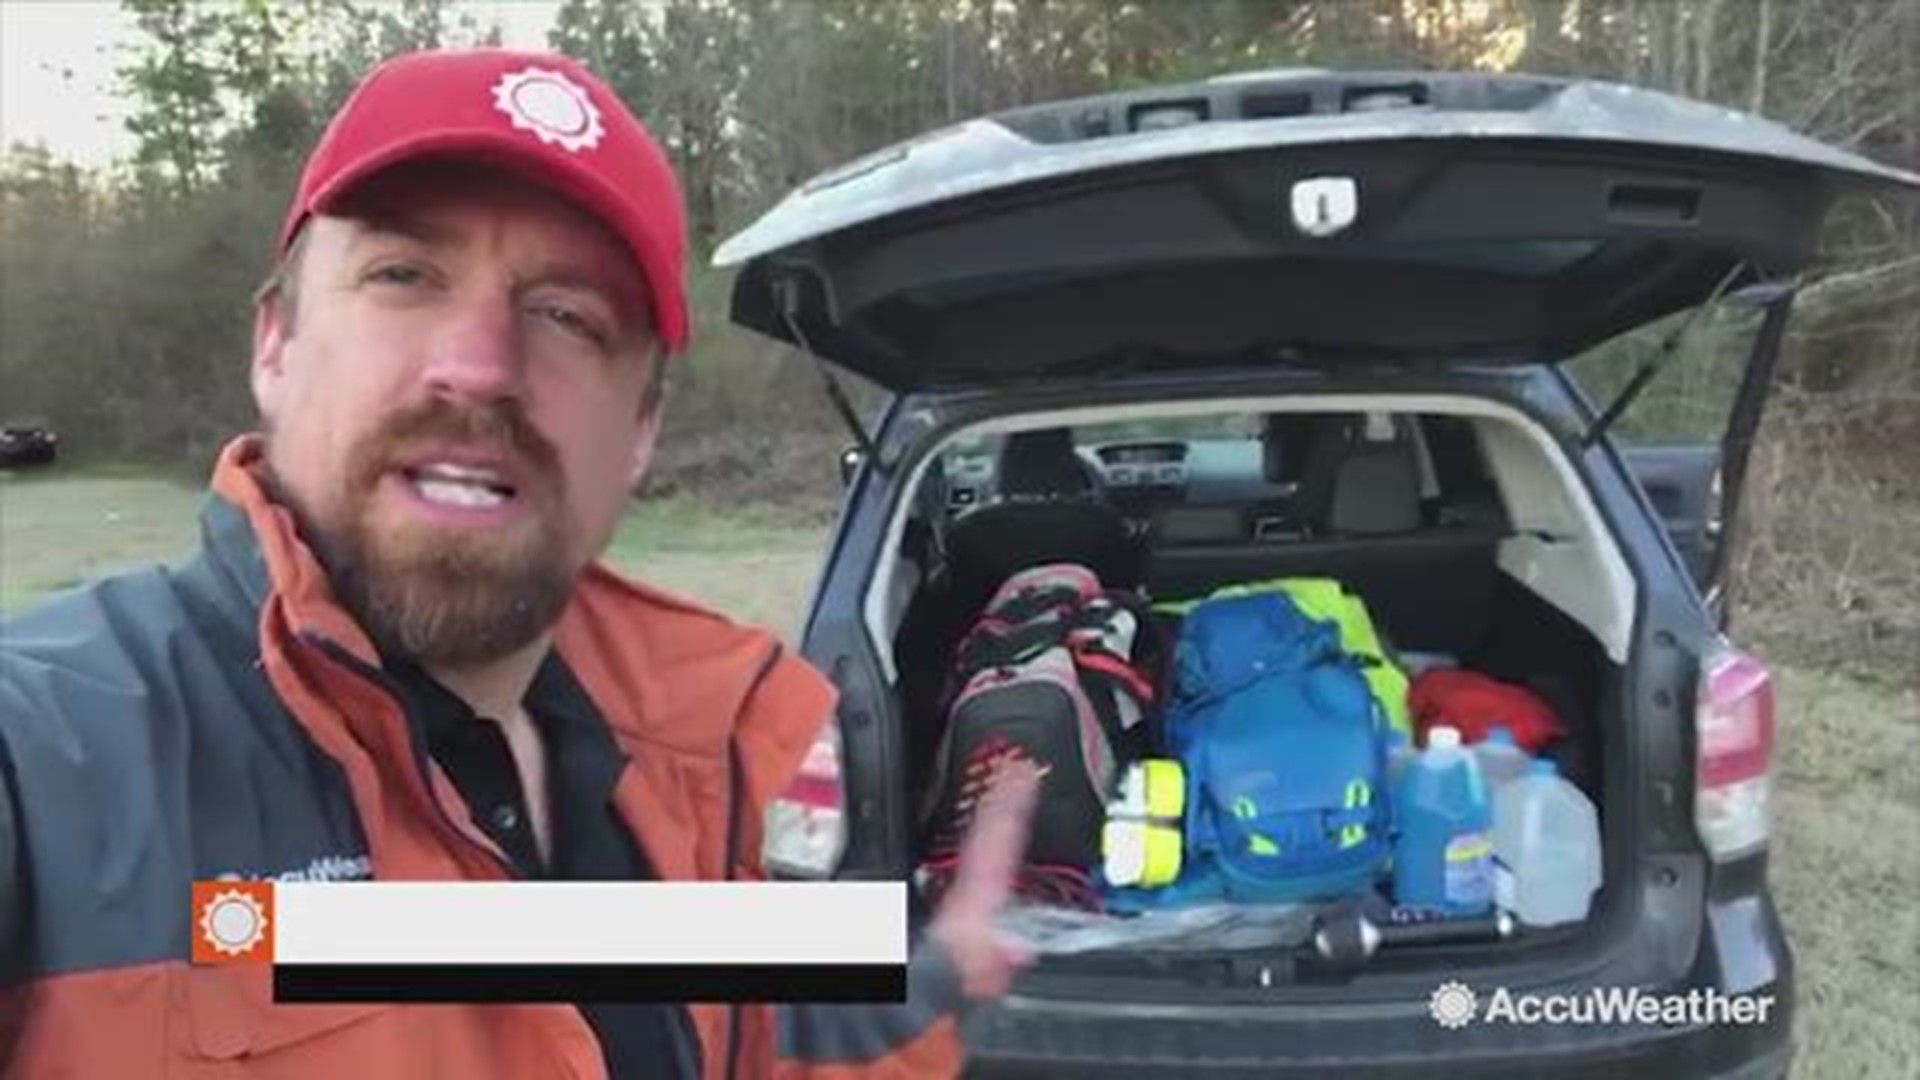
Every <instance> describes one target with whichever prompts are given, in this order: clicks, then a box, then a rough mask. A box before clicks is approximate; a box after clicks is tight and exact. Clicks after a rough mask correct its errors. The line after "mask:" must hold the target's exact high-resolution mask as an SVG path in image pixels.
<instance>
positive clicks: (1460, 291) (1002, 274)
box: [715, 72, 1920, 1000]
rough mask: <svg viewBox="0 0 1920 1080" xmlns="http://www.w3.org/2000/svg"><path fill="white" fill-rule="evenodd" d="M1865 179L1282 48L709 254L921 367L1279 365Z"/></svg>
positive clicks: (1540, 306) (1796, 139) (772, 295)
mask: <svg viewBox="0 0 1920 1080" xmlns="http://www.w3.org/2000/svg"><path fill="white" fill-rule="evenodd" d="M1874 185H1892V186H1903V187H1910V188H1915V189H1920V176H1917V175H1914V174H1911V173H1907V172H1902V171H1899V170H1895V169H1891V168H1886V167H1883V166H1880V165H1877V164H1875V163H1873V162H1871V161H1869V160H1867V159H1865V158H1861V157H1858V156H1856V155H1853V154H1849V153H1846V152H1844V151H1840V150H1836V149H1834V148H1831V147H1828V146H1825V145H1823V144H1820V143H1817V142H1814V141H1811V140H1808V139H1805V138H1802V137H1800V136H1798V135H1795V134H1793V133H1792V132H1790V131H1787V130H1786V129H1784V128H1781V127H1779V126H1777V125H1774V124H1772V123H1769V122H1767V121H1764V120H1760V119H1757V118H1754V117H1749V116H1743V115H1740V114H1737V113H1733V112H1728V111H1725V110H1721V109H1718V108H1713V107H1709V106H1704V105H1700V104H1697V103H1693V102H1688V101H1684V100H1681V99H1677V98H1672V97H1669V96H1666V95H1662V94H1657V93H1652V92H1647V91H1642V90H1635V89H1630V88H1627V87H1621V86H1613V85H1604V84H1595V83H1586V82H1573V81H1565V80H1556V79H1546V78H1536V77H1530V76H1506V75H1499V76H1480V75H1465V76H1451V75H1435V74H1430V73H1422V74H1404V75H1403V74H1389V75H1379V74H1371V75H1335V74H1329V73H1323V72H1283V73H1271V74H1261V75H1256V76H1248V77H1235V78H1228V79H1220V80H1214V81H1210V82H1206V83H1199V84H1193V85H1188V86H1181V87H1173V88H1163V89H1158V90H1153V91H1143V92H1138V93H1127V94H1115V95H1108V96H1104V97H1098V98H1088V99H1083V100H1077V101H1069V102H1062V103H1055V104H1048V105H1043V106H1036V107H1033V108H1029V109H1022V110H1016V111H1012V112H1007V113H1003V114H999V115H995V116H990V117H986V118H983V119H979V120H974V121H969V122H967V123H963V124H960V125H957V126H954V127H950V128H947V129H943V130H941V131H937V132H933V133H931V134H929V135H926V136H924V137H922V138H919V139H915V140H912V141H909V142H906V143H902V144H900V145H897V146H894V147H890V148H888V149H885V150H882V151H879V152H877V153H875V154H872V155H870V156H868V157H866V158H863V159H861V160H859V161H856V162H854V163H852V164H849V165H847V166H845V167H843V168H841V169H838V170H835V171H833V172H831V173H828V174H825V175H823V176H821V177H819V178H818V179H816V180H814V181H812V182H811V183H809V184H807V185H806V186H804V187H802V188H801V189H799V190H798V191H796V192H794V193H793V194H792V195H790V196H789V197H788V198H787V199H785V200H784V201H782V202H781V203H780V204H779V205H777V206H775V207H774V208H773V209H772V210H770V211H769V212H768V213H767V214H766V215H764V216H763V217H762V218H761V219H760V220H759V221H757V222H756V223H754V224H753V225H752V226H751V227H749V228H747V229H746V230H744V231H743V232H741V233H740V234H738V235H736V236H735V237H733V238H732V239H730V240H729V241H728V242H727V243H726V244H724V245H723V246H722V247H721V249H720V250H719V252H718V253H717V254H716V256H715V261H716V263H718V264H720V265H723V266H737V267H738V268H739V272H738V275H737V277H736V279H735V283H734V289H733V297H732V317H733V319H734V320H735V321H736V322H738V323H739V324H741V325H743V326H745V327H748V328H750V329H753V330H756V331H758V332H761V333H763V334H766V335H768V336H770V337H773V338H775V339H778V340H782V341H786V342H789V343H792V344H794V345H796V346H799V347H801V348H803V349H804V350H806V351H808V352H810V353H812V354H814V355H815V356H818V357H819V358H821V359H823V360H825V361H827V362H829V363H832V364H834V365H837V366H840V367H843V368H845V369H848V370H851V371H854V372H857V373H859V374H860V375H862V376H864V377H865V378H867V379H869V380H872V381H874V382H876V383H878V384H880V385H882V386H884V387H886V388H888V389H890V390H893V391H895V392H902V393H906V392H918V391H926V390H937V389H943V388H965V387H980V386H1012V385H1016V384H1020V383H1036V382H1043V381H1062V380H1076V379H1101V380H1106V379H1111V378H1113V377H1116V376H1121V375H1128V374H1136V373H1138V374H1152V375H1162V374H1171V373H1177V372H1181V371H1188V370H1193V369H1196V368H1199V367H1203V366H1216V365H1217V366H1223V367H1225V366H1232V367H1236V368H1242V369H1244V368H1246V367H1248V366H1250V365H1257V364H1259V363H1274V364H1295V365H1313V366H1328V367H1331V366H1338V365H1343V364H1366V365H1378V364H1390V365H1416V364H1431V363H1470V364H1475V365H1496V364H1526V363H1537V362H1542V361H1549V362H1551V361H1557V360H1561V359H1564V358H1567V357H1570V356H1572V355H1574V354H1575V353H1577V352H1579V351H1581V350H1582V349H1584V348H1585V347H1587V346H1590V345H1593V344H1595V343H1598V342H1601V341H1604V340H1606V339H1609V338H1612V337H1615V336H1617V335H1619V334H1621V333H1623V332H1625V331H1628V330H1631V329H1633V328H1635V327H1638V326H1642V325H1644V324H1646V323H1649V322H1651V321H1653V320H1656V319H1659V318H1661V317H1663V316H1667V315H1669V314H1672V313H1674V312H1677V311H1681V310H1683V309H1687V308H1690V307H1695V306H1698V305H1700V304H1701V303H1702V302H1704V301H1706V300H1708V299H1709V298H1711V297H1713V296H1714V295H1716V294H1717V293H1720V292H1725V291H1729V290H1733V289H1739V288H1743V287H1745V286H1749V285H1752V284H1754V283H1757V282H1790V281H1791V279H1792V278H1793V277H1794V276H1795V275H1797V274H1798V273H1799V272H1800V271H1801V270H1802V269H1803V268H1804V267H1806V266H1807V265H1808V264H1809V262H1810V261H1811V260H1812V258H1813V257H1814V254H1815V252H1816V248H1817V241H1818V236H1819V230H1820V226H1821V221H1822V218H1823V216H1824V213H1825V211H1826V209H1827V207H1828V206H1829V204H1830V203H1831V202H1832V201H1833V199H1834V198H1835V197H1836V196H1837V195H1839V194H1840V193H1842V192H1843V191H1845V190H1847V189H1849V188H1854V187H1862V186H1874ZM1782 292H1790V289H1788V290H1777V289H1776V290H1769V294H1779V293H1782ZM1776 340H1777V335H1776ZM1517 633H1518V634H1519V635H1520V636H1526V633H1527V628H1525V627H1521V628H1520V629H1519V631H1517ZM1592 707H1593V709H1594V710H1595V712H1596V713H1598V712H1600V711H1602V710H1603V709H1605V708H1609V707H1610V706H1606V705H1603V704H1602V703H1600V702H1597V701H1596V702H1593V703H1592ZM1343 932H1344V931H1343ZM1577 936H1578V932H1577V931H1574V932H1571V933H1570V934H1569V935H1556V934H1548V935H1543V936H1542V937H1543V938H1544V940H1542V941H1541V942H1540V943H1541V944H1542V945H1543V946H1545V948H1546V950H1547V952H1549V953H1551V952H1552V950H1553V949H1554V948H1555V947H1556V946H1557V945H1560V944H1566V945H1571V944H1572V940H1571V938H1573V937H1577ZM1325 944H1326V943H1324V942H1318V943H1314V944H1312V945H1308V946H1306V947H1303V948H1301V949H1297V950H1294V951H1293V952H1292V953H1289V954H1285V956H1283V957H1280V958H1278V959H1277V958H1276V954H1274V953H1272V952H1271V951H1269V952H1267V953H1266V955H1262V956H1255V957H1248V956H1246V955H1244V954H1242V953H1240V952H1238V951H1237V950H1233V949H1221V950H1217V951H1215V952H1213V953H1212V954H1209V955H1195V954H1191V953H1189V954H1185V955H1181V954H1177V953H1176V954H1161V955H1157V956H1143V955H1134V956H1112V957H1098V956H1089V957H1085V958H1076V961H1077V962H1067V963H1059V964H1049V965H1046V970H1045V971H1044V972H1040V973H1036V974H1037V975H1038V976H1039V977H1040V978H1042V979H1043V980H1044V979H1048V978H1060V979H1063V980H1064V981H1063V983H1062V984H1061V985H1060V986H1059V987H1058V989H1060V990H1061V991H1062V992H1065V993H1069V994H1070V995H1071V994H1075V993H1080V992H1081V991H1083V990H1084V989H1085V987H1084V986H1080V985H1079V984H1078V982H1077V980H1080V979H1085V978H1088V977H1097V978H1099V979H1101V980H1103V981H1102V983H1101V984H1100V985H1102V986H1104V987H1106V989H1107V991H1112V992H1114V993H1116V994H1122V993H1123V988H1124V985H1125V984H1124V982H1120V983H1117V982H1115V981H1113V980H1115V979H1120V980H1126V979H1128V978H1129V977H1131V978H1133V979H1138V980H1139V981H1140V982H1139V985H1140V986H1141V988H1142V989H1141V993H1142V994H1144V995H1147V996H1151V997H1156V998H1161V999H1165V998H1166V997H1168V996H1169V995H1173V996H1175V997H1178V996H1180V995H1181V994H1183V993H1184V994H1188V995H1192V996H1194V997H1195V998H1196V999H1201V998H1204V999H1206V1000H1217V999H1218V995H1220V994H1221V993H1223V992H1224V993H1228V994H1232V993H1236V992H1249V991H1250V992H1253V993H1255V994H1260V993H1264V992H1265V990H1266V988H1267V987H1269V986H1272V985H1276V984H1278V985H1286V984H1292V983H1296V982H1301V983H1306V982H1312V981H1314V972H1315V970H1316V968H1317V967H1320V966H1321V965H1319V964H1318V963H1317V962H1316V959H1315V957H1316V955H1320V954H1325V953H1334V954H1342V955H1349V956H1350V955H1351V954H1352V953H1353V948H1352V944H1353V943H1352V942H1346V943H1345V944H1342V943H1340V942H1334V943H1333V947H1331V948H1316V947H1315V946H1316V945H1325ZM1361 951H1362V952H1370V951H1371V949H1370V948H1367V949H1363V950H1361ZM1486 951H1487V950H1486V949H1485V947H1484V943H1460V944H1453V945H1448V944H1444V943H1430V944H1429V945H1428V946H1427V947H1425V948H1412V949H1407V950H1404V951H1403V950H1394V952H1395V954H1396V955H1393V956H1384V955H1383V957H1381V958H1380V959H1378V960H1376V961H1375V962H1373V963H1371V964H1370V965H1369V968H1368V972H1369V975H1370V976H1373V977H1384V978H1387V979H1393V978H1395V977H1399V978H1400V979H1401V980H1402V982H1404V983H1405V984H1406V985H1408V986H1411V985H1414V980H1412V979H1409V976H1418V978H1424V979H1426V980H1427V981H1426V982H1425V984H1424V985H1425V986H1426V987H1427V988H1430V987H1431V978H1430V972H1431V970H1432V965H1434V964H1435V963H1454V962H1457V961H1458V960H1460V959H1462V958H1464V957H1466V956H1469V955H1475V954H1479V953H1483V952H1486ZM1529 951H1532V950H1529ZM1286 957H1291V958H1290V959H1289V958H1286ZM1556 958H1557V959H1558V960H1560V961H1562V962H1563V961H1564V960H1565V957H1564V955H1561V954H1558V953H1554V954H1553V955H1552V956H1545V955H1543V961H1552V960H1554V959H1556ZM1323 959H1324V957H1323ZM1276 962H1284V963H1285V964H1286V965H1288V967H1289V970H1285V971H1281V970H1275V969H1274V967H1273V966H1272V965H1273V964H1275V963H1276ZM1296 964H1297V965H1298V969H1297V970H1294V969H1293V968H1294V966H1295V965H1296ZM1331 966H1332V968H1334V969H1336V970H1335V971H1333V972H1331V974H1333V976H1334V977H1335V979H1336V980H1337V979H1339V978H1344V977H1345V976H1346V975H1347V974H1350V971H1348V970H1344V969H1345V968H1346V965H1345V964H1344V963H1333V964H1332V965H1331ZM1183 988H1184V989H1183ZM1303 990H1305V992H1306V995H1307V997H1308V998H1309V999H1314V998H1316V997H1317V996H1323V995H1324V993H1325V991H1324V990H1321V991H1314V990H1311V989H1308V988H1303ZM1123 996H1124V994H1123Z"/></svg>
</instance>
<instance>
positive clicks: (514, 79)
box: [493, 67, 607, 153]
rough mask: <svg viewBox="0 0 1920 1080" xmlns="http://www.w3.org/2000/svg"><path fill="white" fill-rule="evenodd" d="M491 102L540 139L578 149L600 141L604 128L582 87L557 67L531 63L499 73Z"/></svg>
mask: <svg viewBox="0 0 1920 1080" xmlns="http://www.w3.org/2000/svg"><path fill="white" fill-rule="evenodd" d="M493 106H494V108H496V109H499V110H500V111H501V112H503V113H505V114H507V119H509V120H511V121H513V126H514V127H516V128H519V129H520V130H521V131H531V132H533V134H534V135H535V136H537V137H538V138H539V139H540V141H541V142H543V143H550V144H552V145H555V146H559V147H562V148H563V149H566V150H570V151H572V152H574V153H579V152H580V151H582V150H591V149H592V148H594V147H596V146H598V145H600V140H601V138H603V137H604V136H605V135H606V133H607V129H606V128H605V127H604V126H603V125H602V124H601V123H600V110H599V109H598V108H596V107H595V106H594V104H593V99H592V98H591V97H589V96H588V95H587V91H586V89H585V88H584V87H582V86H580V85H579V84H577V83H575V82H574V81H573V80H572V79H569V78H567V77H566V76H565V75H562V74H561V73H559V72H557V71H549V70H547V69H546V68H538V67H530V68H526V69H523V70H521V71H514V72H509V73H507V74H505V75H502V76H500V81H499V82H497V83H495V84H494V86H493Z"/></svg>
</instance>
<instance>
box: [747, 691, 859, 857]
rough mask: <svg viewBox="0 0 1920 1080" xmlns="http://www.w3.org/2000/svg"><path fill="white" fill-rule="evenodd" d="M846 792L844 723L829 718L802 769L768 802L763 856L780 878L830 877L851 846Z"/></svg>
mask: <svg viewBox="0 0 1920 1080" xmlns="http://www.w3.org/2000/svg"><path fill="white" fill-rule="evenodd" d="M846 804H847V793H846V787H845V785H844V784H843V783H842V782H841V779H840V725H839V724H838V723H837V722H833V721H829V722H828V723H827V724H825V725H824V726H823V727H822V728H821V729H820V735H819V737H818V738H816V739H815V740H814V741H813V746H812V747H811V748H809V749H808V751H807V757H806V760H805V761H803V762H801V763H800V771H799V772H798V773H796V774H795V775H794V778H793V781H792V782H791V783H790V784H788V785H787V790H786V791H785V792H783V793H781V795H780V797H779V798H777V799H775V800H773V801H772V802H770V803H768V804H767V828H766V843H765V846H764V847H763V849H762V859H763V861H764V862H765V863H766V867H767V870H768V871H769V872H770V873H772V874H774V875H776V876H779V877H799V878H824V877H830V876H832V874H833V872H834V870H835V869H837V868H838V867H839V865H840V856H841V854H842V853H844V852H845V851H846V847H847V815H846Z"/></svg>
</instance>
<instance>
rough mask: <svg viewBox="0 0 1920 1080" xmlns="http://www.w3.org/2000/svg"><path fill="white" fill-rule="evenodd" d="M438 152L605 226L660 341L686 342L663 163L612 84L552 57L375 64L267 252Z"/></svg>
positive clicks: (674, 213) (676, 193)
mask: <svg viewBox="0 0 1920 1080" xmlns="http://www.w3.org/2000/svg"><path fill="white" fill-rule="evenodd" d="M438 156H458V157H462V158H475V159H481V160H485V161H487V162H489V163H492V164H496V165H499V166H500V167H502V168H506V169H511V170H513V171H514V172H516V173H518V174H520V175H522V176H524V177H525V178H527V179H528V180H531V181H533V182H534V183H537V184H540V185H542V186H544V187H547V188H549V189H551V190H553V191H554V192H556V193H557V194H560V195H562V196H564V197H566V198H568V199H571V200H572V201H573V202H575V203H577V204H579V205H580V206H581V207H582V208H583V209H585V210H587V211H588V212H589V213H591V214H593V215H594V216H595V217H598V218H599V219H600V220H601V221H603V222H605V223H606V225H607V226H608V227H609V228H611V229H612V230H613V231H614V232H615V233H617V234H618V235H619V236H620V238H621V239H622V240H624V241H626V244H627V247H628V248H629V249H631V250H632V252H633V257H634V260H635V261H636V262H637V263H639V265H640V272H641V274H642V275H643V276H644V277H645V278H646V282H647V287H648V293H649V295H650V296H651V298H652V303H653V322H654V329H655V332H656V333H657V334H658V335H659V337H660V340H661V342H662V343H663V344H664V345H665V346H666V348H667V350H668V351H669V352H678V351H680V350H681V349H682V348H684V347H685V346H686V343H687V334H688V327H687V322H688V320H687V299H686V282H685V278H684V269H683V267H684V263H685V258H686V247H687V240H686V235H687V229H686V221H685V218H684V216H683V213H682V210H681V201H680V189H679V185H678V184H677V183H676V182H675V180H674V176H673V169H672V167H671V166H670V165H668V164H667V157H666V154H665V153H663V152H662V151H661V149H660V146H659V144H658V143H656V142H654V140H653V136H652V135H650V134H648V132H647V129H646V128H645V127H643V126H642V125H641V123H640V121H639V120H638V119H637V118H635V117H634V115H633V113H631V112H629V111H628V110H627V107H626V106H625V105H624V104H622V103H621V101H620V99H619V98H617V97H615V96H614V93H613V91H611V90H609V89H607V87H606V85H605V84H604V83H602V82H601V81H600V80H599V79H598V78H596V77H595V76H594V75H593V73H591V72H589V71H588V70H587V69H586V67H585V66H583V65H582V64H580V63H579V62H578V61H576V60H573V59H571V58H569V57H566V56H562V55H560V54H558V53H542V52H517V51H513V50H508V49H460V50H432V51H427V52H416V53H408V54H405V55H402V56H397V57H394V58H393V59H391V60H388V61H386V62H385V63H383V64H381V65H380V66H379V67H377V68H375V69H374V70H373V72H372V74H370V75H368V76H367V77H366V78H365V79H364V80H363V81H362V82H361V83H360V85H359V86H358V87H355V88H354V91H353V94H352V96H351V97H349V98H348V99H347V103H346V104H345V105H343V106H341V108H340V111H339V112H338V113H336V114H335V115H334V117H333V121H332V122H331V123H329V124H328V125H327V130H326V132H325V133H324V134H322V135H321V136H320V142H319V145H317V146H315V147H314V149H313V153H312V154H311V155H310V156H309V157H308V158H307V166H306V169H305V171H303V172H302V173H301V175H300V186H299V188H298V189H297V190H296V191H295V192H294V197H293V205H292V206H290V207H288V209H287V217H286V220H285V222H284V223H283V224H282V225H281V227H280V250H281V251H282V252H285V251H286V248H287V245H288V244H290V243H291V242H292V241H293V237H294V235H295V234H296V233H297V232H298V231H299V229H300V226H301V225H302V224H303V223H304V222H305V221H306V220H307V218H308V217H309V216H310V215H313V214H317V213H324V212H326V211H327V210H328V209H329V208H330V207H331V206H333V205H334V203H335V202H336V201H337V200H338V199H339V198H340V197H341V195H343V194H344V193H345V192H347V191H348V190H349V189H351V188H353V187H354V186H355V185H356V184H358V183H360V182H361V181H363V180H365V179H367V178H368V177H370V176H372V175H374V174H375V173H377V172H379V171H381V170H383V169H386V168H388V167H390V166H393V165H397V164H399V163H401V162H404V161H412V160H415V159H418V158H425V157H438Z"/></svg>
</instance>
